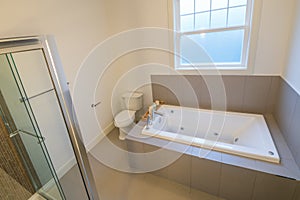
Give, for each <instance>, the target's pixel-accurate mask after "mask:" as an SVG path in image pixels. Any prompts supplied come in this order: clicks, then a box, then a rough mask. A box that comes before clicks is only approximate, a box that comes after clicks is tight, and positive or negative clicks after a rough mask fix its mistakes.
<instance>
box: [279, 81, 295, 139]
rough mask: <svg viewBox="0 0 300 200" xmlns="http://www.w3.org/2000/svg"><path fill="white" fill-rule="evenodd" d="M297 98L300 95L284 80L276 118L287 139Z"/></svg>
mask: <svg viewBox="0 0 300 200" xmlns="http://www.w3.org/2000/svg"><path fill="white" fill-rule="evenodd" d="M297 97H298V95H297V94H296V92H295V91H294V90H293V89H292V88H291V87H290V86H289V85H288V84H287V83H286V82H285V81H284V80H282V81H281V83H280V87H279V93H278V99H277V101H276V105H275V113H274V116H275V119H276V121H277V123H278V126H279V128H280V130H281V132H282V133H283V134H284V136H285V137H286V136H287V135H286V134H287V133H288V127H289V126H290V124H291V121H292V116H293V111H294V109H295V106H296V102H297Z"/></svg>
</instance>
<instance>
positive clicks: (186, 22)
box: [180, 14, 194, 32]
mask: <svg viewBox="0 0 300 200" xmlns="http://www.w3.org/2000/svg"><path fill="white" fill-rule="evenodd" d="M180 25H181V26H180V29H181V31H182V32H186V31H193V30H194V14H192V15H184V16H181V17H180Z"/></svg>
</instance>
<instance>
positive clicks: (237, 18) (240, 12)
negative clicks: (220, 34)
mask: <svg viewBox="0 0 300 200" xmlns="http://www.w3.org/2000/svg"><path fill="white" fill-rule="evenodd" d="M245 17H246V6H241V7H234V8H229V13H228V26H243V25H244V24H245Z"/></svg>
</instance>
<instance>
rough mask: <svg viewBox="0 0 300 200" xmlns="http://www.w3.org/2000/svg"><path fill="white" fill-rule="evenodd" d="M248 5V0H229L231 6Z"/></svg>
mask: <svg viewBox="0 0 300 200" xmlns="http://www.w3.org/2000/svg"><path fill="white" fill-rule="evenodd" d="M242 5H247V0H229V7H232V6H242Z"/></svg>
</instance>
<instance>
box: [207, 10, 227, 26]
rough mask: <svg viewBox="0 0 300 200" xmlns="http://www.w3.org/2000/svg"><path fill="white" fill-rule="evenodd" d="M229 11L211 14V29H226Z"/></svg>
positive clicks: (218, 11)
mask: <svg viewBox="0 0 300 200" xmlns="http://www.w3.org/2000/svg"><path fill="white" fill-rule="evenodd" d="M226 20H227V9H222V10H217V11H212V12H211V25H210V26H211V28H223V27H226Z"/></svg>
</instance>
